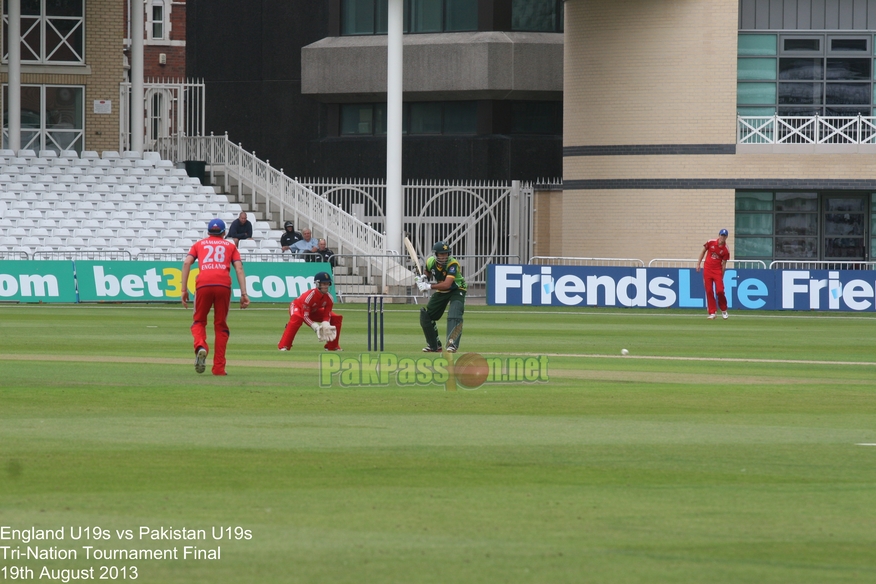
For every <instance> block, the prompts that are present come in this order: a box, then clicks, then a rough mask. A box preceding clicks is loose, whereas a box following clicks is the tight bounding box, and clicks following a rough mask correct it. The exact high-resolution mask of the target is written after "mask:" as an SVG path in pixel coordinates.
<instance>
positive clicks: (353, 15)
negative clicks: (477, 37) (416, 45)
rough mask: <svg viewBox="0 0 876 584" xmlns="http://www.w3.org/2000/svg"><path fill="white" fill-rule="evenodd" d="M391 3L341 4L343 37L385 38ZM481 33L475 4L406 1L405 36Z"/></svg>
mask: <svg viewBox="0 0 876 584" xmlns="http://www.w3.org/2000/svg"><path fill="white" fill-rule="evenodd" d="M388 17H389V2H388V0H341V34H342V35H357V34H386V30H387V21H388ZM477 29H478V3H477V2H476V1H473V0H405V2H404V31H405V32H406V33H429V32H458V31H467V30H477Z"/></svg>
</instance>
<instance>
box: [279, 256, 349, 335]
mask: <svg viewBox="0 0 876 584" xmlns="http://www.w3.org/2000/svg"><path fill="white" fill-rule="evenodd" d="M313 283H314V284H316V288H313V289H312V290H308V291H307V292H305V293H304V294H302V295H301V296H299V297H298V298H296V299H295V300H293V301H292V304H290V305H289V322H288V323H286V330H285V331H283V337H282V338H281V339H280V342H279V343H278V344H277V348H278V349H280V350H281V351H288V350H289V349H291V348H292V341H294V340H295V335H296V334H298V329H300V328H301V325H302V324H306V325H307V326H309V327H310V328H312V329H313V332H314V333H316V338H318V339H319V340H320V341H323V342H324V343H325V350H326V351H341V350H343V349H341V347H340V346H339V343H340V341H341V323H342V322H343V321H344V317H343V316H341V315H340V314H335V313H334V312H332V307H333V306H334V301H333V300H332V297H331V294H329V287H330V286H331V285H332V277H331V276H330V275H329V274H328V272H320V273H318V274H317V275H315V276H314V277H313Z"/></svg>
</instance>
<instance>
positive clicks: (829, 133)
mask: <svg viewBox="0 0 876 584" xmlns="http://www.w3.org/2000/svg"><path fill="white" fill-rule="evenodd" d="M736 142H737V143H738V144H876V117H870V116H860V115H859V116H777V115H776V116H738V117H737V123H736Z"/></svg>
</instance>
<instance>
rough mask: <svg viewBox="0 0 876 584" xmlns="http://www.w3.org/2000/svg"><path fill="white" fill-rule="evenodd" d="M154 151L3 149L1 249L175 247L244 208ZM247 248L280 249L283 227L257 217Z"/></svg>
mask: <svg viewBox="0 0 876 584" xmlns="http://www.w3.org/2000/svg"><path fill="white" fill-rule="evenodd" d="M241 210H242V209H241V207H240V205H239V204H237V203H229V202H228V200H227V199H226V197H225V196H224V195H221V194H217V193H216V192H215V191H214V189H213V188H212V187H205V186H202V185H201V184H200V181H198V179H197V178H193V177H189V176H187V175H186V172H185V170H183V169H180V168H176V167H175V166H174V164H173V162H171V161H169V160H162V159H161V158H160V156H159V155H158V154H157V153H155V152H146V153H144V154H142V155H141V154H140V153H137V152H124V153H121V154H120V153H119V152H115V151H105V152H103V153H102V155H98V154H97V153H96V152H93V151H84V152H82V154H81V155H78V154H77V153H76V152H75V151H71V150H65V151H63V152H61V153H60V154H58V153H56V152H55V151H40V152H39V153H37V152H35V151H34V150H19V151H18V152H17V153H16V152H13V151H11V150H3V149H0V231H2V233H3V237H2V238H0V251H3V252H9V253H12V254H16V257H18V255H17V254H21V253H25V254H28V255H29V256H31V257H34V256H33V255H32V254H34V253H37V252H39V253H50V252H76V251H92V252H101V251H110V252H119V251H123V252H128V253H129V254H131V256H132V257H134V258H136V257H137V256H138V255H140V254H143V253H150V254H162V255H166V254H178V255H180V259H182V257H181V256H182V255H183V254H185V252H186V251H188V249H189V247H190V246H191V244H192V242H194V241H196V240H198V239H200V238H202V237H204V236H205V235H206V234H205V228H206V225H207V223H208V222H209V221H210V220H211V219H213V218H215V217H220V218H222V219H224V220H225V221H226V223H228V224H230V223H231V221H233V220H234V219H235V218H236V217H237V215H238V214H239V213H240V212H241ZM253 228H254V236H255V237H254V239H253V240H252V241H247V242H244V243H243V244H242V245H241V252H242V253H259V254H263V253H273V252H275V251H279V243H278V242H279V239H280V236H281V235H282V231H278V230H272V229H271V226H270V224H269V223H267V222H265V221H253Z"/></svg>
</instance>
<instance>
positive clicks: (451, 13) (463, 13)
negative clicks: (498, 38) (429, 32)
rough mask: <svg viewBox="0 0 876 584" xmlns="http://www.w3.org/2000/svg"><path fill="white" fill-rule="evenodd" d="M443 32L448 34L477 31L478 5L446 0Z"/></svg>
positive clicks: (458, 0) (470, 2) (469, 2)
mask: <svg viewBox="0 0 876 584" xmlns="http://www.w3.org/2000/svg"><path fill="white" fill-rule="evenodd" d="M444 21H445V22H444V30H445V31H448V32H455V31H463V30H477V29H478V3H477V2H472V1H471V0H447V4H446V5H445V14H444Z"/></svg>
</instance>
